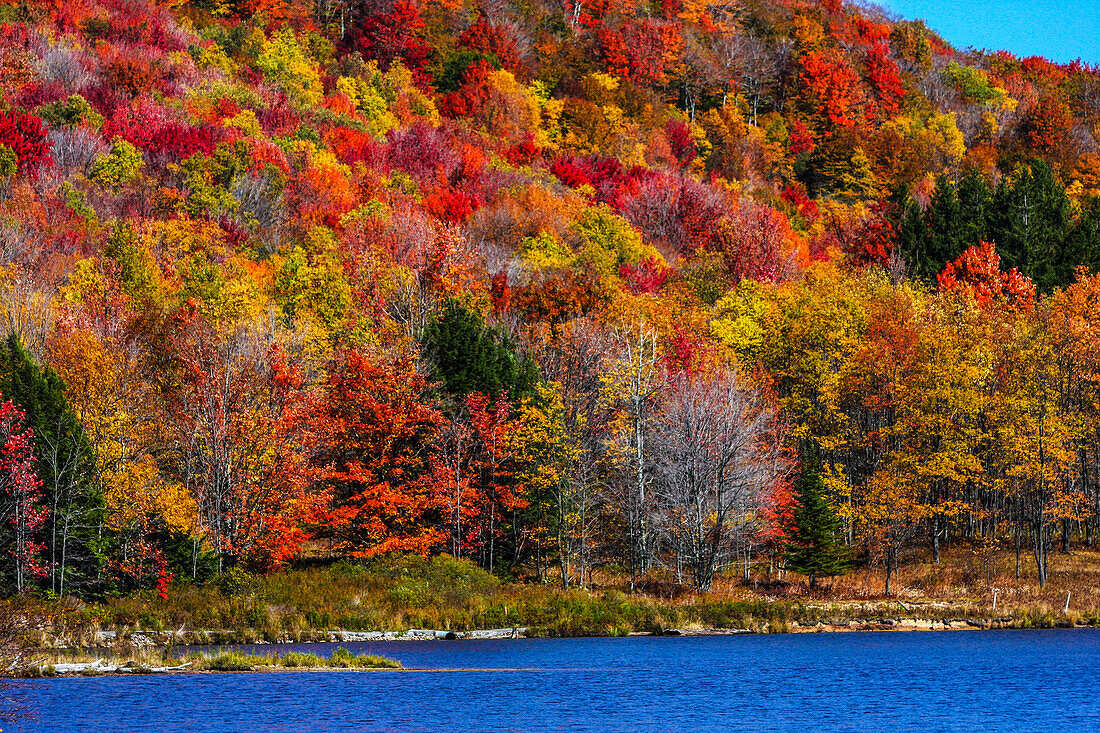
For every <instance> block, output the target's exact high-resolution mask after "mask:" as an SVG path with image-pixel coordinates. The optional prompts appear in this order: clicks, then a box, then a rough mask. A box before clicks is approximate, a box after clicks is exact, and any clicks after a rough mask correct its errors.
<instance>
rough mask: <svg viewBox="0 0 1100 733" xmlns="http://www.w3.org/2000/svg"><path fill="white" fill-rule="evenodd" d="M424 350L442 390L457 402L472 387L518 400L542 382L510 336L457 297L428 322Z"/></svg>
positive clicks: (469, 392) (493, 394)
mask: <svg viewBox="0 0 1100 733" xmlns="http://www.w3.org/2000/svg"><path fill="white" fill-rule="evenodd" d="M424 352H425V355H426V356H427V357H428V358H429V359H430V360H431V361H432V363H433V366H434V371H435V376H436V377H437V378H438V379H439V380H440V382H441V386H442V389H443V391H444V392H445V393H447V394H448V395H449V396H450V397H452V398H455V399H457V400H459V401H461V400H462V399H465V397H466V396H467V395H469V394H471V393H473V392H480V393H482V394H486V395H489V397H491V398H495V397H496V396H497V395H498V394H499V393H501V392H504V393H506V394H507V395H508V398H509V399H511V400H518V399H519V398H520V397H522V396H523V395H525V394H527V393H528V392H530V391H531V390H532V389H533V388H534V385H535V383H536V382H537V381H538V373H537V369H536V368H535V364H534V362H533V361H532V360H530V359H522V358H520V357H518V356H517V355H516V352H515V349H514V347H513V346H512V343H511V341H510V340H509V339H508V338H507V336H505V335H504V334H501V333H500V332H498V331H497V330H496V329H494V328H491V327H490V326H489V325H488V324H486V323H485V319H484V318H482V316H481V314H480V313H478V312H477V311H475V310H472V309H470V308H467V307H465V306H464V305H462V304H461V303H459V302H457V301H455V300H448V301H447V302H446V303H445V304H444V306H443V311H442V313H440V314H439V317H438V318H436V319H435V320H434V321H432V323H431V324H430V325H429V326H428V329H427V333H426V334H425V337H424Z"/></svg>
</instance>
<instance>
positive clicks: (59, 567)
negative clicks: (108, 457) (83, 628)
mask: <svg viewBox="0 0 1100 733" xmlns="http://www.w3.org/2000/svg"><path fill="white" fill-rule="evenodd" d="M0 393H2V394H3V399H7V400H11V401H12V402H13V403H15V404H16V405H18V406H19V408H20V409H22V410H23V411H24V412H25V413H26V414H27V420H26V425H27V427H29V428H31V429H32V430H33V431H34V456H35V459H36V460H35V470H36V472H37V473H38V477H39V479H41V481H42V493H43V497H44V498H43V504H44V505H45V506H46V507H47V508H48V509H49V515H48V516H47V518H46V522H45V523H44V524H43V525H42V527H41V528H40V530H39V537H38V541H40V542H41V543H42V544H44V545H45V546H46V548H47V549H46V551H45V556H46V559H47V560H48V561H49V563H50V576H49V580H48V583H49V585H48V587H49V590H51V591H53V592H54V593H57V594H59V595H60V594H78V593H82V592H83V593H87V592H89V591H91V590H94V586H96V585H97V583H98V582H99V580H100V578H99V574H100V570H101V569H102V564H103V554H104V553H103V542H104V536H103V531H102V529H103V520H104V500H103V495H102V493H101V492H100V491H99V490H98V489H97V488H96V486H95V485H94V483H93V481H92V477H93V475H94V457H93V455H92V450H91V446H90V443H89V441H88V436H87V435H86V434H85V432H84V429H83V427H82V426H81V425H80V421H79V420H77V418H76V415H75V414H74V413H73V411H72V410H71V409H70V408H69V403H68V401H67V400H66V399H65V382H64V381H63V380H62V379H61V377H59V376H58V375H57V373H56V372H55V371H54V370H53V369H51V368H50V367H48V366H44V365H39V364H38V363H37V362H36V361H35V360H34V358H33V357H32V356H31V355H30V354H29V353H27V351H26V349H25V348H23V344H22V342H21V341H20V339H19V336H18V335H16V334H15V333H12V334H10V335H9V336H8V338H7V340H6V341H5V342H4V343H3V345H2V346H0Z"/></svg>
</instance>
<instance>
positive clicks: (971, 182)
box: [945, 171, 993, 264]
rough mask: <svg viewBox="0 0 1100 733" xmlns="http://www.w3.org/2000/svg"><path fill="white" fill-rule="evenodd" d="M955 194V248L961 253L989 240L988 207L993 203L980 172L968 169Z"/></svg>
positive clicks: (987, 185)
mask: <svg viewBox="0 0 1100 733" xmlns="http://www.w3.org/2000/svg"><path fill="white" fill-rule="evenodd" d="M957 195H958V199H959V226H958V235H959V240H958V245H957V249H958V251H959V254H962V252H964V251H966V250H967V249H969V248H970V247H973V246H974V245H976V244H979V243H981V242H987V241H990V240H989V208H990V206H992V204H993V191H992V190H991V189H990V188H989V183H988V182H987V181H986V180H985V177H984V176H982V174H980V173H978V172H976V171H970V172H969V173H967V174H966V175H965V176H963V178H962V180H961V181H959V186H958V191H957ZM956 257H958V255H956ZM952 259H955V258H954V257H953V258H952ZM945 264H946V263H945Z"/></svg>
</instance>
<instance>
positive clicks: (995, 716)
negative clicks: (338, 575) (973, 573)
mask: <svg viewBox="0 0 1100 733" xmlns="http://www.w3.org/2000/svg"><path fill="white" fill-rule="evenodd" d="M337 646H346V647H347V648H349V649H351V650H352V651H354V652H369V653H371V654H383V655H386V656H390V657H394V658H396V659H399V660H400V661H401V662H402V663H403V664H404V665H405V666H406V667H415V668H419V669H422V670H435V671H432V672H429V671H416V672H384V671H382V672H340V671H338V672H326V673H302V672H286V673H281V672H280V673H267V674H194V675H172V676H160V677H111V678H76V679H53V680H44V681H40V682H36V683H35V688H34V689H33V691H32V692H31V699H32V701H33V703H34V704H35V705H36V706H37V708H38V714H39V719H38V721H37V722H35V723H26V724H23V725H22V726H19V725H16V726H5V727H4V730H5V731H6V732H7V733H11V732H12V731H39V730H41V731H62V730H64V731H73V732H80V731H89V732H92V731H94V732H95V733H105V732H108V731H109V732H112V733H113V732H115V731H120V732H121V731H188V732H192V731H195V732H204V733H205V732H215V731H216V732H217V733H224V732H225V731H250V732H251V731H288V732H289V731H294V732H297V731H302V732H307V731H308V732H310V733H312V732H313V731H356V732H366V731H401V732H403V733H409V732H415V731H471V732H473V731H516V732H517V733H519V732H523V733H528V732H541V731H599V733H618V732H619V731H622V732H627V731H629V732H630V733H635V732H638V731H799V733H808V732H809V731H883V730H888V731H972V730H982V731H993V730H997V731H1044V730H1065V731H1090V730H1100V701H1098V699H1097V697H1096V695H1095V691H1096V689H1097V683H1098V682H1100V674H1098V673H1097V668H1096V660H1098V659H1100V631H1091V630H1060V631H1003V632H991V631H990V632H965V631H958V632H911V633H878V634H872V633H860V634H817V635H779V636H735V637H688V638H685V637H680V638H649V637H632V638H627V639H566V640H541V639H523V640H517V641H511V640H505V641H451V642H447V641H431V642H370V643H347V644H343V645H335V644H296V645H286V646H270V645H266V646H259V647H244V648H246V649H249V650H254V651H257V652H260V653H262V652H265V651H274V650H276V649H277V650H279V651H286V650H289V649H297V650H301V651H313V652H317V653H331V651H332V650H333V649H335V648H336V647H337ZM460 668H461V669H465V670H467V671H460V672H444V671H439V670H444V669H448V670H453V669H460ZM468 670H473V671H468ZM488 670H494V671H488Z"/></svg>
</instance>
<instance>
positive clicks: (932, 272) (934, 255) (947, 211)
mask: <svg viewBox="0 0 1100 733" xmlns="http://www.w3.org/2000/svg"><path fill="white" fill-rule="evenodd" d="M925 218H926V221H927V223H928V231H929V234H930V237H929V242H928V250H927V259H926V260H925V262H923V263H921V268H920V270H921V275H922V276H923V277H924V278H925V279H928V280H932V279H934V278H935V277H936V275H937V274H938V273H940V272H941V271H942V270H943V268H944V266H946V265H947V263H948V262H951V261H952V260H954V259H955V258H956V257H958V256H959V255H961V254H962V253H963V251H964V250H965V249H966V248H967V247H968V246H970V245H969V244H966V242H965V239H964V236H965V235H964V231H963V227H962V210H961V208H960V206H959V191H958V189H957V188H956V187H955V184H954V183H952V182H951V181H949V180H948V178H947V176H945V175H943V174H940V175H939V176H938V177H937V178H936V190H935V192H934V193H933V194H932V200H931V201H929V202H928V210H927V211H925Z"/></svg>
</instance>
